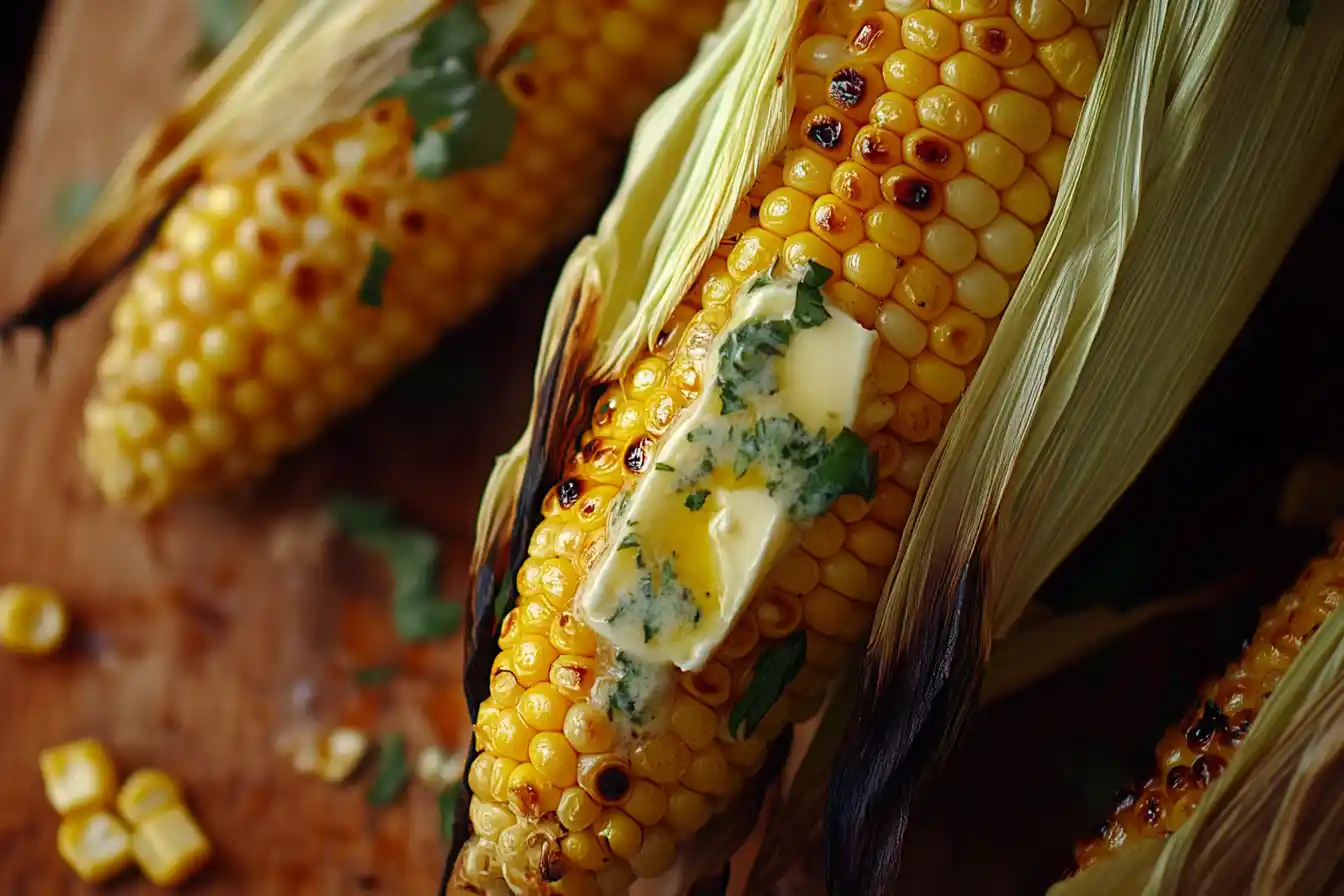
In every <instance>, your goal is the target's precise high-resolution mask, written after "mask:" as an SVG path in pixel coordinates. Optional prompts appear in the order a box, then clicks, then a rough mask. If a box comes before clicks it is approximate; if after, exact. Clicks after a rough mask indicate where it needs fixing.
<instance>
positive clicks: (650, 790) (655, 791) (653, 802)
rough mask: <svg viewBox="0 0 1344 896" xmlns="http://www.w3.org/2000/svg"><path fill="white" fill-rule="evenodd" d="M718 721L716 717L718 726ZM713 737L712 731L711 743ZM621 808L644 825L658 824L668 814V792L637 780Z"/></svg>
mask: <svg viewBox="0 0 1344 896" xmlns="http://www.w3.org/2000/svg"><path fill="white" fill-rule="evenodd" d="M717 721H718V719H717V717H716V718H715V722H716V724H717ZM713 736H714V735H713V731H712V730H711V732H710V738H711V742H712V739H713ZM621 808H622V809H623V810H624V812H625V814H626V815H629V816H630V817H631V818H633V819H634V820H635V821H637V822H639V823H640V824H642V825H653V824H657V823H658V822H659V821H661V820H662V818H663V815H665V814H666V813H667V791H666V790H664V789H663V788H661V787H659V786H658V785H657V784H654V783H652V782H649V781H645V780H643V779H639V780H636V781H635V783H634V785H633V786H632V787H631V788H630V799H628V800H626V803H625V805H624V806H622V807H621Z"/></svg>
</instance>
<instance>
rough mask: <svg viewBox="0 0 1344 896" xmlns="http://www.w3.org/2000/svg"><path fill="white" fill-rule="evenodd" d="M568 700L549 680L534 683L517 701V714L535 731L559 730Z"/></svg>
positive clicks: (566, 710) (563, 723)
mask: <svg viewBox="0 0 1344 896" xmlns="http://www.w3.org/2000/svg"><path fill="white" fill-rule="evenodd" d="M569 707H570V701H569V700H567V699H565V697H564V695H563V694H561V693H560V689H559V688H557V687H556V686H555V685H554V684H552V683H551V682H549V681H543V682H541V683H540V684H534V685H533V686H532V687H530V688H528V689H527V691H526V693H524V694H523V696H522V697H521V698H520V700H519V701H518V714H519V715H520V716H521V717H522V719H523V721H524V722H526V723H527V724H528V725H530V726H531V727H532V728H535V729H536V730H537V731H561V730H563V729H564V727H565V714H566V713H568V712H569Z"/></svg>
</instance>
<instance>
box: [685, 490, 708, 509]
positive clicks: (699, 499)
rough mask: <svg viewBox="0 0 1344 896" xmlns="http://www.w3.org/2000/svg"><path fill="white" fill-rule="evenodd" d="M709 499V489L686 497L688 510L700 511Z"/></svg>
mask: <svg viewBox="0 0 1344 896" xmlns="http://www.w3.org/2000/svg"><path fill="white" fill-rule="evenodd" d="M708 498H709V489H706V488H702V489H697V490H696V491H693V492H691V493H690V494H689V495H687V496H686V508H687V509H688V510H699V509H700V508H702V507H704V506H705V501H706V500H708Z"/></svg>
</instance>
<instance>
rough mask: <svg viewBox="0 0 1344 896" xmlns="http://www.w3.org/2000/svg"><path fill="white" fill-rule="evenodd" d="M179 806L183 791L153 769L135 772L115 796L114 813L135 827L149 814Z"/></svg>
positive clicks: (174, 782) (172, 781)
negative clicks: (115, 805)
mask: <svg viewBox="0 0 1344 896" xmlns="http://www.w3.org/2000/svg"><path fill="white" fill-rule="evenodd" d="M181 804H182V789H181V788H180V787H178V785H177V782H176V781H174V780H173V779H172V778H170V777H169V776H168V775H166V774H164V773H163V772H161V771H158V770H157V769H152V768H142V769H140V770H139V771H136V772H134V773H133V774H132V775H131V776H130V777H129V778H127V779H126V783H125V784H123V785H122V786H121V791H120V792H119V793H118V794H117V812H118V813H119V814H120V815H121V817H122V818H124V819H126V821H128V822H130V824H132V825H138V824H140V823H142V822H143V821H144V820H145V819H147V818H149V817H150V816H151V815H154V814H156V813H158V812H161V811H162V810H164V809H167V808H169V807H171V806H179V805H181ZM129 846H130V843H129V841H128V842H127V847H128V848H129Z"/></svg>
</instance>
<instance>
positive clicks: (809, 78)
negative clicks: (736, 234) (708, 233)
mask: <svg viewBox="0 0 1344 896" xmlns="http://www.w3.org/2000/svg"><path fill="white" fill-rule="evenodd" d="M828 95H829V85H828V84H827V83H826V79H825V78H823V77H821V76H820V75H813V74H808V73H806V72H804V73H802V74H800V75H798V77H796V78H794V79H793V107H794V109H796V110H797V111H799V112H806V111H807V110H808V109H815V108H816V107H817V106H820V105H821V104H822V103H824V102H826V98H827V96H828ZM728 232H729V233H731V232H732V228H729V231H728Z"/></svg>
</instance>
